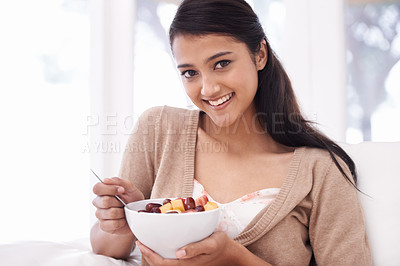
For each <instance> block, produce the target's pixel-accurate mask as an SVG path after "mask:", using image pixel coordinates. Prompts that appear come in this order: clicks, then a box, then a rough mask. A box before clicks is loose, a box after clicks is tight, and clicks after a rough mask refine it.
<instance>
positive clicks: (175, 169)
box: [91, 0, 371, 265]
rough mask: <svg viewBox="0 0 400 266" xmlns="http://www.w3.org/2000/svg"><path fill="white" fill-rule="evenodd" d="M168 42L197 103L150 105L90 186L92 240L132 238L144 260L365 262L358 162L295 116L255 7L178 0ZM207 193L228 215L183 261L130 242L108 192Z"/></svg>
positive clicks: (121, 244) (117, 248)
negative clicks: (109, 170) (112, 171)
mask: <svg viewBox="0 0 400 266" xmlns="http://www.w3.org/2000/svg"><path fill="white" fill-rule="evenodd" d="M170 42H171V49H172V52H173V55H174V57H175V60H176V62H177V67H178V69H179V71H180V72H181V76H182V82H183V84H184V87H185V90H186V93H187V95H188V96H189V97H190V99H191V100H192V101H193V103H194V104H195V105H196V106H197V107H198V108H199V109H200V111H197V110H184V109H178V108H171V107H156V108H152V109H150V110H148V111H146V112H145V113H144V114H143V115H142V116H141V118H140V120H139V122H138V123H137V125H136V127H135V130H134V132H133V134H132V135H131V137H130V140H129V142H128V145H127V149H126V152H125V155H124V159H123V162H122V169H121V173H120V178H112V179H106V180H105V184H96V185H95V187H94V193H95V194H97V195H98V197H96V199H95V200H94V202H93V203H94V205H95V206H96V207H97V208H98V210H97V212H96V216H97V218H98V219H99V222H98V223H97V224H96V225H94V226H93V229H92V233H91V240H92V246H93V250H94V251H95V252H97V253H100V254H104V255H108V256H112V257H116V258H126V257H128V256H129V254H130V252H131V251H132V248H133V247H134V245H135V243H136V244H137V245H138V247H139V249H140V250H141V252H142V255H143V259H144V261H143V264H146V263H148V264H150V265H271V264H272V265H309V264H320V265H327V264H335V265H350V264H352V265H370V264H371V258H370V250H369V245H368V240H367V235H366V232H365V225H364V221H363V214H362V210H361V206H360V203H359V201H358V198H357V189H356V185H355V183H356V173H355V166H354V163H353V161H352V160H351V158H350V157H349V156H348V155H347V154H346V153H345V152H344V151H343V150H342V149H341V148H340V147H339V146H338V145H337V144H335V143H334V142H333V141H332V140H330V139H329V138H327V137H326V136H324V135H323V134H321V133H320V132H319V131H318V130H316V129H315V128H313V127H312V125H310V123H309V122H308V121H306V120H305V119H304V118H303V117H302V115H301V113H300V110H299V107H298V105H297V102H296V99H295V96H294V93H293V89H292V87H291V84H290V81H289V79H288V76H287V75H286V73H285V71H284V69H283V68H282V66H281V64H280V62H279V60H278V59H277V58H276V56H275V55H274V53H273V51H272V49H271V47H270V45H269V44H268V41H267V38H266V37H265V34H264V31H263V29H262V26H261V24H260V22H259V20H258V18H257V15H256V14H255V13H254V12H253V10H252V9H251V7H250V6H249V5H248V4H247V3H246V2H245V1H243V0H184V1H183V2H182V4H181V5H180V7H179V9H178V11H177V14H176V16H175V18H174V20H173V22H172V25H171V28H170ZM216 147H218V148H216ZM221 147H222V148H221ZM205 193H206V194H207V195H209V196H210V197H212V199H213V200H214V201H216V202H218V203H220V206H221V212H222V213H224V212H225V214H228V213H229V215H221V218H220V223H219V229H218V230H217V232H215V233H214V234H213V235H211V236H210V237H209V238H207V239H205V240H203V241H200V242H198V243H193V244H189V245H187V246H186V247H182V248H181V249H180V250H178V251H177V254H176V255H177V257H178V260H165V259H163V258H162V257H160V256H159V255H158V254H156V253H154V252H153V251H151V250H150V249H149V248H148V247H146V246H144V245H143V244H141V243H140V242H138V241H135V237H134V236H133V235H132V233H131V232H130V230H129V228H128V226H127V223H126V220H125V216H124V212H123V209H122V206H121V204H120V203H119V202H118V201H117V200H116V199H115V198H114V197H113V196H114V195H118V196H120V197H122V198H123V199H124V200H125V201H127V202H132V201H136V200H141V199H144V198H150V197H153V198H157V197H160V198H162V197H188V196H194V197H196V196H198V195H201V194H205ZM239 203H240V204H241V205H242V206H245V208H243V209H241V211H240V212H238V209H237V208H236V207H235V206H237V205H238V204H239ZM250 206H252V207H250Z"/></svg>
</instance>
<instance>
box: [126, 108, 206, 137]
mask: <svg viewBox="0 0 400 266" xmlns="http://www.w3.org/2000/svg"><path fill="white" fill-rule="evenodd" d="M198 120H199V110H189V109H184V108H177V107H170V106H157V107H152V108H149V109H147V110H146V111H144V112H143V113H142V114H141V115H140V117H139V120H138V121H137V122H136V127H135V129H134V132H133V133H141V134H143V135H147V137H148V138H151V139H153V138H154V137H155V138H157V140H162V139H169V140H177V138H179V139H180V138H181V137H182V136H184V135H190V136H192V135H193V136H195V135H196V132H197V128H198Z"/></svg>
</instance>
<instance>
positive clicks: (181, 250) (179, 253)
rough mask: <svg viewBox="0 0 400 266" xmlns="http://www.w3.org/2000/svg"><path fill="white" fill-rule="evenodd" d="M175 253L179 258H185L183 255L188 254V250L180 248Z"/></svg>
mask: <svg viewBox="0 0 400 266" xmlns="http://www.w3.org/2000/svg"><path fill="white" fill-rule="evenodd" d="M175 255H176V257H177V258H183V257H185V256H186V250H184V249H180V250H178V251H177V252H176V254H175Z"/></svg>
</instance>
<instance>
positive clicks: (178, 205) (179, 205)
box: [171, 199, 185, 212]
mask: <svg viewBox="0 0 400 266" xmlns="http://www.w3.org/2000/svg"><path fill="white" fill-rule="evenodd" d="M171 204H172V209H173V210H180V211H181V212H184V211H185V206H184V205H183V201H182V199H176V200H172V201H171Z"/></svg>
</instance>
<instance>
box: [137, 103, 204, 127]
mask: <svg viewBox="0 0 400 266" xmlns="http://www.w3.org/2000/svg"><path fill="white" fill-rule="evenodd" d="M198 114H199V110H189V109H184V108H178V107H171V106H166V105H165V106H155V107H151V108H149V109H147V110H146V111H144V112H143V113H142V114H141V115H140V118H139V119H140V121H154V122H157V123H160V122H161V121H162V122H163V123H165V124H169V125H171V124H179V123H182V122H185V119H188V120H191V119H194V118H196V117H198Z"/></svg>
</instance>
